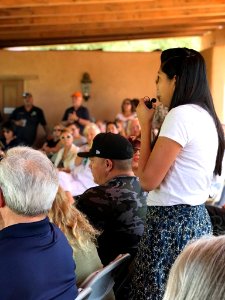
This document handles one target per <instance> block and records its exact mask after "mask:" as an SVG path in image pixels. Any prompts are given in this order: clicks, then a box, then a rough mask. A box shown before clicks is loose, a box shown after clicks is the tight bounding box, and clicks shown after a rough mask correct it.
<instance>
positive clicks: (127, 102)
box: [116, 98, 137, 128]
mask: <svg viewBox="0 0 225 300" xmlns="http://www.w3.org/2000/svg"><path fill="white" fill-rule="evenodd" d="M136 116H137V114H136V108H135V107H134V105H133V102H132V100H131V99H129V98H126V99H124V100H123V102H122V104H121V113H118V114H117V115H116V119H117V120H121V121H123V122H124V128H126V125H127V122H128V121H129V120H132V119H133V118H135V117H136Z"/></svg>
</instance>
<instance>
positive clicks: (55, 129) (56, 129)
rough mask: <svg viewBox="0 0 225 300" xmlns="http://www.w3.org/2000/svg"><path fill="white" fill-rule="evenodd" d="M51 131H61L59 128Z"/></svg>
mask: <svg viewBox="0 0 225 300" xmlns="http://www.w3.org/2000/svg"><path fill="white" fill-rule="evenodd" d="M53 131H62V129H60V128H54V129H53Z"/></svg>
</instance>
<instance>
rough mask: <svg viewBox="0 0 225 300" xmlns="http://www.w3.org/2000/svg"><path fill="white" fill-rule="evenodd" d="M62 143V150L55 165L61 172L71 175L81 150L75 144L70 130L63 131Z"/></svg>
mask: <svg viewBox="0 0 225 300" xmlns="http://www.w3.org/2000/svg"><path fill="white" fill-rule="evenodd" d="M60 141H61V144H62V148H61V149H60V150H59V151H58V152H57V155H56V159H55V162H54V164H55V166H56V167H57V168H58V169H59V171H63V172H66V173H70V172H71V170H72V169H73V168H74V161H75V158H76V156H77V152H78V149H79V148H78V147H77V146H75V145H74V144H73V135H72V133H71V131H70V130H68V129H64V130H63V131H62V133H61V135H60Z"/></svg>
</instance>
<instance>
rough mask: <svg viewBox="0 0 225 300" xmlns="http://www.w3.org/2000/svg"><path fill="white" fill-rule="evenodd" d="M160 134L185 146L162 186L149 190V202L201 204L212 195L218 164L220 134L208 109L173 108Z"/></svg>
mask: <svg viewBox="0 0 225 300" xmlns="http://www.w3.org/2000/svg"><path fill="white" fill-rule="evenodd" d="M159 136H161V137H167V138H170V139H171V140H174V141H176V142H177V143H179V144H180V145H181V146H182V150H181V152H180V153H179V155H178V156H177V158H176V160H175V161H174V163H173V165H172V166H171V167H170V169H169V171H168V173H167V174H166V176H165V178H164V179H163V181H162V182H161V184H160V186H159V187H158V188H157V189H155V190H153V191H151V192H149V194H148V198H147V203H148V205H149V206H152V205H153V206H171V205H177V204H189V205H200V204H202V203H204V202H205V201H206V200H207V199H208V196H209V190H210V185H211V181H212V178H213V171H214V168H215V162H216V156H217V149H218V135H217V130H216V127H215V123H214V121H213V119H212V117H211V116H210V115H209V113H208V112H207V111H206V110H204V109H203V108H201V107H200V106H198V105H194V104H187V105H181V106H178V107H176V108H173V109H171V110H170V111H169V113H168V114H167V116H166V118H165V120H164V122H163V125H162V127H161V130H160V134H159Z"/></svg>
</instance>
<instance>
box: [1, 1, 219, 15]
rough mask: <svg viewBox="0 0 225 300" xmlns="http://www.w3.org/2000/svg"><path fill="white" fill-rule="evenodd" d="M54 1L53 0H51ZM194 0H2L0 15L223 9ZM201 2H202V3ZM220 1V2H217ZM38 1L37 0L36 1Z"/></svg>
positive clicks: (216, 4) (213, 4) (214, 4)
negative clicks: (11, 1) (21, 2)
mask: <svg viewBox="0 0 225 300" xmlns="http://www.w3.org/2000/svg"><path fill="white" fill-rule="evenodd" d="M51 2H52V1H51ZM192 2H193V1H189V2H185V4H184V3H180V2H177V1H171V0H170V1H164V2H163V5H162V4H161V3H160V2H158V1H157V2H155V1H153V0H150V1H149V0H148V1H146V0H145V1H142V0H139V1H126V2H124V1H119V2H111V3H110V1H108V3H106V2H95V3H93V2H91V3H90V2H89V1H86V2H85V3H78V2H74V1H73V2H70V3H65V2H63V3H60V4H55V3H51V4H46V3H45V2H41V4H39V3H38V1H37V4H36V6H32V5H31V4H30V5H29V6H17V7H9V6H6V7H5V6H4V5H2V1H1V2H0V17H1V18H13V17H14V18H15V17H23V18H25V17H31V16H39V17H40V16H51V15H78V14H79V15H80V14H85V15H86V14H93V13H95V14H96V13H113V12H114V13H115V12H116V13H118V12H121V11H127V12H137V11H152V12H154V11H156V12H157V11H158V10H160V11H168V10H174V9H179V10H182V11H184V10H190V9H198V10H200V9H211V8H216V7H217V8H218V9H221V10H222V9H223V7H224V4H225V3H224V1H214V2H213V3H210V2H205V1H198V2H197V3H196V1H194V3H192ZM200 2H201V3H200ZM216 2H218V3H216ZM35 3H36V2H35Z"/></svg>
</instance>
